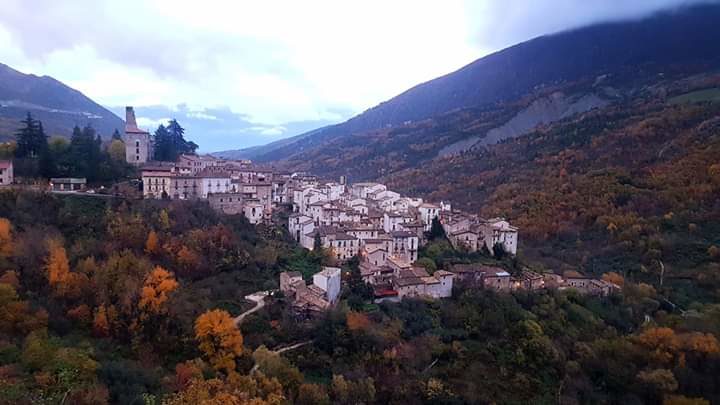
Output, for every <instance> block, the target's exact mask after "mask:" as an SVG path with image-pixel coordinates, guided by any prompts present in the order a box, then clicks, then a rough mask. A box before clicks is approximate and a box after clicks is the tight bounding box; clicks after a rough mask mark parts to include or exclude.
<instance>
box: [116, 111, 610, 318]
mask: <svg viewBox="0 0 720 405" xmlns="http://www.w3.org/2000/svg"><path fill="white" fill-rule="evenodd" d="M126 123H127V125H126V128H125V136H124V140H125V145H126V156H127V161H128V163H131V164H134V165H137V166H138V167H139V169H140V172H141V178H142V196H143V198H150V199H202V200H207V201H208V203H209V205H210V206H211V207H212V208H213V209H214V210H216V211H218V212H221V213H223V214H227V215H243V216H245V217H246V218H247V220H248V221H249V222H250V223H251V224H260V223H270V222H271V221H272V220H273V218H274V216H273V214H274V212H275V211H276V210H280V211H283V210H284V211H291V213H289V215H288V219H287V229H288V232H289V234H290V236H291V237H292V238H293V239H294V240H295V242H297V243H298V244H299V245H300V246H302V247H304V248H306V249H309V250H315V249H324V250H325V251H327V252H330V255H331V256H332V258H333V259H334V260H335V261H336V262H337V263H344V262H347V261H349V260H351V259H353V258H355V257H357V258H358V259H359V269H360V273H361V277H362V280H363V281H364V282H365V283H367V284H369V285H370V286H372V288H373V291H374V295H375V302H376V303H379V302H383V301H400V300H402V299H403V298H405V297H425V298H430V299H438V298H444V297H450V296H451V295H452V291H453V285H454V284H462V285H465V286H471V287H476V288H487V289H493V290H496V291H499V292H509V291H512V290H516V289H525V290H537V289H541V288H575V289H577V290H579V291H581V292H584V293H589V294H598V295H607V294H609V293H610V292H611V291H613V290H614V289H616V288H617V286H615V285H613V284H612V283H609V282H607V281H603V280H597V279H591V278H587V277H584V276H582V275H580V274H571V275H566V276H565V277H562V276H560V275H555V274H550V273H548V274H538V273H535V272H532V271H530V270H527V269H526V270H523V271H521V272H519V273H518V274H515V275H511V274H510V272H508V271H507V270H505V269H503V268H501V267H497V266H488V265H482V264H456V265H453V266H451V268H448V269H442V270H437V271H435V272H433V273H432V274H430V273H429V272H428V271H427V270H426V269H425V268H423V267H421V266H418V265H417V264H416V261H417V260H418V251H419V249H420V247H422V246H423V245H424V244H425V243H427V242H428V235H430V234H433V233H438V232H440V233H442V234H444V235H445V236H446V237H447V239H448V241H449V242H450V243H451V245H452V246H453V248H455V249H457V250H462V251H465V252H468V253H472V252H478V251H483V252H485V253H486V254H487V255H488V256H498V255H500V256H504V255H511V256H514V255H516V253H517V246H518V228H516V227H514V226H512V225H511V224H510V222H508V221H507V220H506V219H504V218H492V219H483V218H480V217H478V216H476V215H472V214H469V213H466V212H462V211H458V210H454V209H453V208H452V206H451V204H450V203H449V202H446V201H440V202H429V201H424V200H423V199H422V198H418V197H410V196H403V195H401V194H400V193H397V192H395V191H392V190H389V189H388V188H387V186H385V185H384V184H380V183H375V182H363V183H354V184H349V183H348V182H347V179H346V178H345V177H341V178H340V179H339V181H337V182H323V181H321V180H320V179H319V178H318V177H316V176H312V175H308V174H305V173H276V172H274V171H273V170H271V169H268V168H261V167H257V166H256V165H254V164H253V163H252V162H251V161H249V160H226V159H219V158H216V157H213V156H210V155H196V154H181V155H179V157H178V159H177V161H176V162H156V161H151V160H150V159H149V157H150V156H153V147H154V146H153V142H152V139H151V137H150V135H149V133H147V132H145V131H143V130H141V129H139V128H138V127H137V124H136V120H135V114H134V111H133V109H132V107H128V108H127V109H126ZM341 281H342V272H341V270H340V268H338V267H325V268H323V270H322V271H321V272H319V273H317V274H315V275H314V276H313V282H312V284H309V285H308V284H306V282H305V281H304V280H303V278H302V276H301V275H300V273H297V272H285V273H282V274H281V275H280V280H279V284H280V290H281V291H282V292H283V293H284V294H285V296H287V297H288V298H289V299H290V300H291V302H292V306H293V308H294V309H295V310H296V311H298V312H302V313H309V314H313V313H320V312H322V311H325V310H327V309H328V308H330V307H331V306H332V305H334V304H335V303H336V302H337V300H338V298H339V295H340V289H341V285H342V282H341Z"/></svg>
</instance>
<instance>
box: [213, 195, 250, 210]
mask: <svg viewBox="0 0 720 405" xmlns="http://www.w3.org/2000/svg"><path fill="white" fill-rule="evenodd" d="M208 202H209V203H210V207H211V208H212V209H214V210H215V211H218V212H222V213H223V214H227V215H238V214H242V213H243V199H242V196H241V195H240V194H236V193H219V194H209V195H208Z"/></svg>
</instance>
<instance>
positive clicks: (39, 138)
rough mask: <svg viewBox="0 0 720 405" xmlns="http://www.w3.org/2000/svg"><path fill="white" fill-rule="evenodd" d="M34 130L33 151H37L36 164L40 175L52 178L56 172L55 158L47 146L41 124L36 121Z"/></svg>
mask: <svg viewBox="0 0 720 405" xmlns="http://www.w3.org/2000/svg"><path fill="white" fill-rule="evenodd" d="M36 128H37V129H36V132H35V149H36V151H37V156H38V157H39V158H40V159H39V160H40V161H39V162H38V163H39V171H40V175H41V176H43V177H47V178H49V177H52V176H54V175H55V172H56V165H55V157H54V156H53V154H52V152H51V151H50V147H49V146H48V140H47V138H48V137H47V135H45V129H43V124H42V122H40V121H37V127H36Z"/></svg>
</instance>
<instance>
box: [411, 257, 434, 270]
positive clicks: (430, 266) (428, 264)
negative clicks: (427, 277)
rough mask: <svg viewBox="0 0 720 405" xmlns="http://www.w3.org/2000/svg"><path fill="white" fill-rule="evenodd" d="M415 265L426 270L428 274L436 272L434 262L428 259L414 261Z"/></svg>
mask: <svg viewBox="0 0 720 405" xmlns="http://www.w3.org/2000/svg"><path fill="white" fill-rule="evenodd" d="M415 265H417V266H420V267H422V268H424V269H425V270H427V272H428V273H430V274H433V273H435V271H436V270H437V265H436V264H435V261H434V260H433V259H431V258H429V257H421V258H419V259H417V260H416V261H415Z"/></svg>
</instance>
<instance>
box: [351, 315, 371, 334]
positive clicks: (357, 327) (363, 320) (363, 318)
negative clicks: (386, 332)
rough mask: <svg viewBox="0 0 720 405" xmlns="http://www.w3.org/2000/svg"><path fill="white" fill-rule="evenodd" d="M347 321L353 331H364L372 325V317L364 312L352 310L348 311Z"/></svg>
mask: <svg viewBox="0 0 720 405" xmlns="http://www.w3.org/2000/svg"><path fill="white" fill-rule="evenodd" d="M346 323H347V328H348V329H349V330H351V331H364V330H367V328H368V327H369V326H370V319H368V317H367V315H365V314H364V313H362V312H355V311H350V312H348V313H347V319H346Z"/></svg>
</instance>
